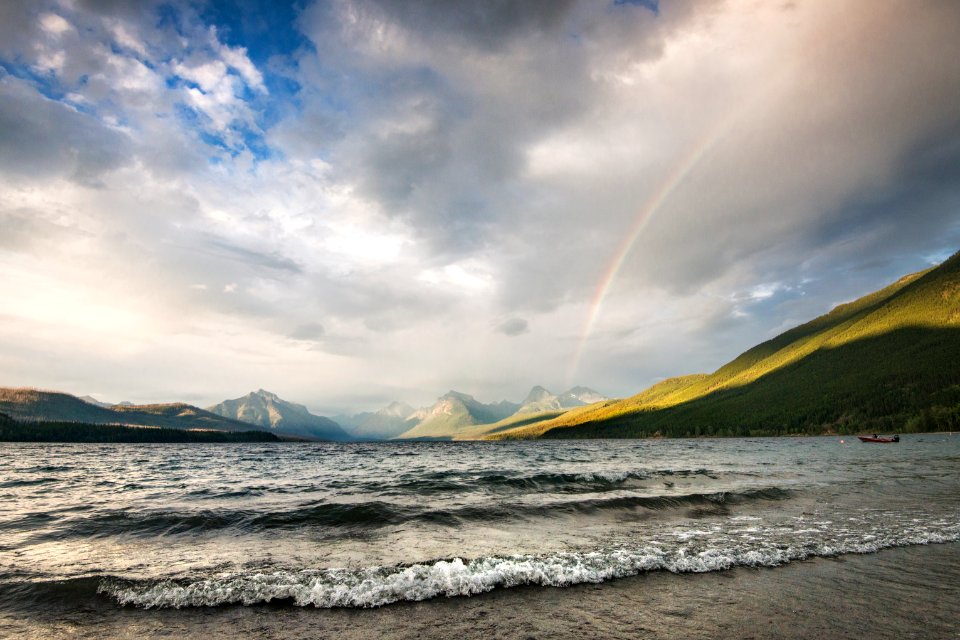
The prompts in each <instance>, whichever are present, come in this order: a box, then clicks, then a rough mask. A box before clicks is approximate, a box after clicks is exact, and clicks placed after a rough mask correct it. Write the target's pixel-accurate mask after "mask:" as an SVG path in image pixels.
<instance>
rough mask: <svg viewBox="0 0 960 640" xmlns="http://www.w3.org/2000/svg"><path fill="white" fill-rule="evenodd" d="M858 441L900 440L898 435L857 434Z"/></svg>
mask: <svg viewBox="0 0 960 640" xmlns="http://www.w3.org/2000/svg"><path fill="white" fill-rule="evenodd" d="M857 437H858V438H860V442H900V436H893V437H892V438H888V437H886V436H857Z"/></svg>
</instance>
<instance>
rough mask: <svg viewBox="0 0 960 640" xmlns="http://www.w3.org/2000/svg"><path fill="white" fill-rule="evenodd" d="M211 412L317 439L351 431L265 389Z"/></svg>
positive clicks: (338, 436)
mask: <svg viewBox="0 0 960 640" xmlns="http://www.w3.org/2000/svg"><path fill="white" fill-rule="evenodd" d="M207 411H209V412H210V413H213V414H216V415H219V416H223V417H225V418H230V419H232V420H239V421H243V422H246V423H249V424H253V425H257V426H259V427H262V428H265V429H269V430H271V431H277V432H281V433H288V434H291V435H296V436H303V437H306V438H314V439H318V440H336V441H344V440H351V439H352V438H351V437H350V434H348V433H347V432H346V431H344V430H343V429H342V428H341V427H340V425H339V424H337V423H336V422H334V421H333V420H331V419H330V418H325V417H323V416H317V415H314V414H312V413H310V411H308V410H307V408H306V407H305V406H303V405H302V404H296V403H294V402H288V401H286V400H283V399H282V398H280V397H279V396H278V395H277V394H275V393H271V392H270V391H266V390H264V389H259V390H257V391H251V392H250V393H248V394H247V395H245V396H243V397H240V398H235V399H233V400H224V401H223V402H221V403H219V404H215V405H213V406H212V407H207Z"/></svg>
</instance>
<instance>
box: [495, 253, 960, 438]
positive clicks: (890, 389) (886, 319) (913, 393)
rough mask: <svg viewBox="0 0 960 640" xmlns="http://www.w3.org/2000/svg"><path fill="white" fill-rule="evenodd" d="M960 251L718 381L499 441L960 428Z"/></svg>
mask: <svg viewBox="0 0 960 640" xmlns="http://www.w3.org/2000/svg"><path fill="white" fill-rule="evenodd" d="M958 363H960V253H958V254H955V255H954V256H953V257H951V258H950V259H949V260H947V261H946V262H944V263H943V264H941V265H939V266H937V267H935V268H932V269H929V270H927V271H923V272H920V273H916V274H912V275H909V276H906V277H904V278H901V279H900V280H899V281H897V282H896V283H894V284H892V285H890V286H888V287H886V288H884V289H882V290H880V291H877V292H874V293H872V294H869V295H867V296H864V297H863V298H860V299H859V300H856V301H854V302H851V303H849V304H844V305H840V306H839V307H837V308H835V309H834V310H833V311H831V312H830V313H828V314H826V315H824V316H821V317H819V318H816V319H815V320H812V321H811V322H808V323H806V324H803V325H801V326H799V327H796V328H794V329H791V330H790V331H787V332H785V333H783V334H781V335H779V336H777V337H776V338H774V339H772V340H769V341H767V342H764V343H762V344H759V345H757V346H756V347H754V348H752V349H750V350H749V351H746V352H745V353H743V354H742V355H740V356H739V357H738V358H736V359H735V360H733V361H732V362H730V363H728V364H726V365H724V366H723V367H721V368H720V369H718V370H717V371H716V372H714V373H712V374H709V375H702V374H700V375H693V376H684V377H681V378H672V379H670V380H665V381H663V382H661V383H659V384H657V385H654V386H653V387H651V388H649V389H647V390H646V391H644V392H642V393H640V394H637V395H635V396H633V397H631V398H627V399H625V400H620V401H607V402H601V403H596V404H594V405H590V406H589V407H584V408H581V409H580V410H576V411H570V412H568V413H565V414H563V415H562V416H559V417H558V418H555V419H552V420H548V421H543V422H539V423H537V424H534V425H529V426H525V427H521V428H518V429H512V430H508V431H504V432H501V433H498V434H494V436H493V437H500V438H503V437H511V438H529V437H548V438H571V437H650V436H657V435H661V436H697V435H720V436H733V435H780V434H801V433H806V434H814V433H831V432H834V433H851V432H860V431H898V432H904V431H928V430H957V429H960V364H958Z"/></svg>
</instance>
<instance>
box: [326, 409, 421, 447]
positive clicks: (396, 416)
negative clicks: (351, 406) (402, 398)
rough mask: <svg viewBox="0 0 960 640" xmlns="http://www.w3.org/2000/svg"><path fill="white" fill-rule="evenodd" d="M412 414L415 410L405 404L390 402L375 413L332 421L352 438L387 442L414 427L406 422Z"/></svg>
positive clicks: (336, 418) (337, 418)
mask: <svg viewBox="0 0 960 640" xmlns="http://www.w3.org/2000/svg"><path fill="white" fill-rule="evenodd" d="M414 413H415V409H414V408H413V407H411V406H410V405H408V404H406V403H405V402H391V403H390V404H388V405H387V406H385V407H383V408H382V409H379V410H377V411H365V412H363V413H357V414H354V415H350V416H347V415H339V416H334V417H333V420H334V421H335V422H337V424H339V425H340V426H341V427H343V428H344V430H346V431H347V432H348V433H349V434H350V435H352V436H353V437H354V438H360V439H363V440H389V439H390V438H395V437H396V436H398V435H400V434H401V433H403V432H404V431H406V430H407V429H409V428H411V427H412V426H414V424H415V423H411V422H409V420H408V419H409V418H410V416H411V415H413V414H414Z"/></svg>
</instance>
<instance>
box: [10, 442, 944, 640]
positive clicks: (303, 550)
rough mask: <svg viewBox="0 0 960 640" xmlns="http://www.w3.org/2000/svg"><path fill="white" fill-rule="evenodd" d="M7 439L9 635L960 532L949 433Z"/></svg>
mask: <svg viewBox="0 0 960 640" xmlns="http://www.w3.org/2000/svg"><path fill="white" fill-rule="evenodd" d="M841 440H846V442H841ZM0 453H2V458H0V635H4V634H3V633H2V632H3V631H4V630H6V632H7V633H9V634H10V635H14V634H17V633H23V634H29V632H31V630H32V631H33V632H35V633H36V634H38V635H47V634H49V632H50V630H51V629H52V628H53V627H50V626H49V623H50V619H49V616H50V615H56V616H65V617H64V618H63V619H66V618H70V619H71V620H73V621H74V622H73V624H74V625H75V628H74V633H73V635H76V631H77V628H79V630H80V631H84V630H86V632H87V633H88V634H89V635H91V636H96V635H98V634H97V633H95V628H96V624H97V621H98V620H101V619H102V618H104V617H105V616H106V617H109V616H110V615H111V612H114V611H120V610H126V611H130V610H131V608H134V609H136V610H137V611H140V610H142V609H145V608H146V609H149V610H151V611H155V610H156V609H168V608H180V609H189V610H196V609H203V608H208V607H211V606H214V605H223V606H227V607H244V606H259V605H263V604H264V603H274V604H276V603H278V602H279V603H280V604H281V605H282V606H283V607H294V608H296V607H308V608H310V609H313V608H319V609H329V608H365V607H378V606H381V605H387V604H391V603H397V602H403V601H425V600H430V599H434V598H438V597H444V596H465V595H472V594H478V593H481V592H486V591H491V590H498V591H499V590H504V589H508V588H510V587H516V586H519V585H535V586H536V588H550V587H562V586H569V585H574V584H578V583H601V582H605V581H609V580H614V579H616V578H622V577H625V576H631V575H636V574H644V573H648V572H671V573H703V572H715V571H722V570H727V569H731V568H734V567H738V566H749V567H757V566H781V565H785V564H787V563H793V562H795V561H800V560H805V559H809V558H814V557H834V556H838V555H842V554H850V553H856V554H864V553H872V552H875V551H878V550H881V549H885V548H890V547H901V546H910V545H925V544H929V543H944V542H956V541H958V540H960V473H958V471H960V436H956V435H950V434H930V435H919V436H904V437H903V438H902V442H901V443H899V444H890V445H877V444H862V443H860V442H858V441H856V439H855V438H854V439H852V440H851V439H850V438H849V437H846V438H839V437H822V438H765V439H702V440H640V441H579V442H577V441H563V442H489V443H488V442H478V443H364V444H303V443H281V444H268V445H264V444H235V445H124V444H114V445H85V444H60V445H53V444H4V445H2V448H0ZM780 571H782V569H781V570H780ZM504 597H506V598H509V597H510V596H509V594H508V593H504ZM221 609H222V607H221ZM51 612H54V613H53V614H51ZM155 613H159V612H156V611H155ZM367 613H369V614H371V615H372V614H373V612H367ZM318 615H319V614H318ZM44 616H47V618H44ZM38 621H39V622H38ZM44 625H46V626H44ZM41 631H43V633H41ZM81 635H82V634H81Z"/></svg>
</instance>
